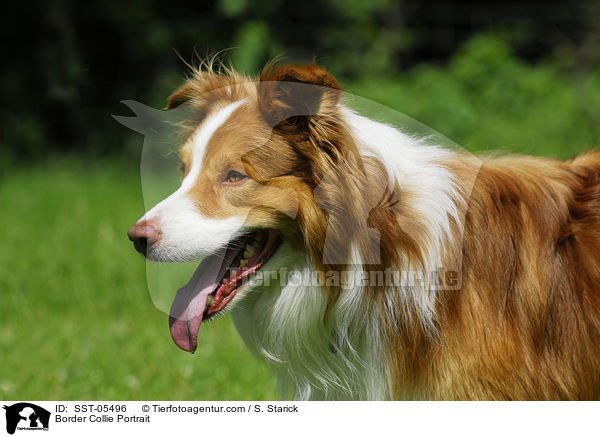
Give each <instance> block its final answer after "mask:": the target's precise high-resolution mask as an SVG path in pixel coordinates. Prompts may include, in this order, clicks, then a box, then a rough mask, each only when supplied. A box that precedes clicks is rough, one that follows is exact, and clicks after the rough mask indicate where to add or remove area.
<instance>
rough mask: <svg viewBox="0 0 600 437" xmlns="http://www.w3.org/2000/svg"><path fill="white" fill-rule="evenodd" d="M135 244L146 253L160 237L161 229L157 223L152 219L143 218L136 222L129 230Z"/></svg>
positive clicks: (139, 250)
mask: <svg viewBox="0 0 600 437" xmlns="http://www.w3.org/2000/svg"><path fill="white" fill-rule="evenodd" d="M127 235H128V236H129V239H130V240H131V241H133V246H134V247H135V249H136V250H137V251H138V252H140V253H141V254H144V255H146V254H147V253H148V249H151V248H152V247H153V246H154V245H155V244H156V243H157V242H158V240H159V239H160V230H159V229H158V226H157V225H156V223H154V222H152V221H151V220H142V221H141V222H138V223H136V224H135V225H133V226H132V227H131V229H129V231H128V232H127Z"/></svg>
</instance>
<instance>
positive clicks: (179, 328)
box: [169, 229, 282, 352]
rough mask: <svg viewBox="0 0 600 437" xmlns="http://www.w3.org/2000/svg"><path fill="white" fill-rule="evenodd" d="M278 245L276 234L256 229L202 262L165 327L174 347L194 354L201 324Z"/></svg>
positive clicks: (175, 302) (179, 294) (177, 298)
mask: <svg viewBox="0 0 600 437" xmlns="http://www.w3.org/2000/svg"><path fill="white" fill-rule="evenodd" d="M281 241H282V236H281V234H280V233H279V232H278V231H274V230H270V229H268V230H267V229H260V230H257V231H253V232H251V233H249V234H246V235H243V236H242V237H240V238H237V239H235V240H232V241H230V242H229V243H228V245H227V246H226V247H224V248H222V249H221V250H219V251H217V252H215V253H213V254H212V255H209V256H207V257H206V258H204V259H203V260H202V262H201V263H200V265H199V266H198V268H197V269H196V272H195V273H194V276H192V279H191V280H190V281H189V282H188V284H187V285H186V286H184V287H182V288H180V289H179V290H178V291H177V295H176V296H175V299H174V300H173V304H172V306H171V312H170V317H169V326H170V328H171V336H172V337H173V340H174V341H175V344H177V346H179V347H180V348H181V349H183V350H185V351H188V352H194V351H195V350H196V347H197V345H198V330H199V329H200V324H201V323H202V321H203V320H207V319H210V318H211V317H214V316H215V315H217V314H219V313H220V312H222V311H223V310H224V309H225V308H226V307H227V305H228V304H229V303H230V302H231V301H232V300H233V298H234V297H235V295H236V293H237V291H238V290H239V289H240V288H241V286H242V285H244V284H245V283H247V282H248V281H249V280H250V279H251V278H252V276H253V275H254V274H255V273H256V271H257V270H258V269H260V268H261V267H262V266H263V265H264V264H265V262H267V261H268V260H269V258H270V257H271V256H273V254H274V253H275V251H276V250H277V249H278V248H279V246H280V244H281Z"/></svg>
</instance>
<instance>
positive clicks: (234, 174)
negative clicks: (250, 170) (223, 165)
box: [225, 170, 247, 183]
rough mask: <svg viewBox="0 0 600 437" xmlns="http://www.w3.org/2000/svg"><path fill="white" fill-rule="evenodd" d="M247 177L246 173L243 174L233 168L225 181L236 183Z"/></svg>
mask: <svg viewBox="0 0 600 437" xmlns="http://www.w3.org/2000/svg"><path fill="white" fill-rule="evenodd" d="M246 177H247V176H246V175H243V174H241V173H240V172H239V171H235V170H231V171H230V172H229V173H227V176H226V177H225V182H230V183H236V182H239V181H241V180H244V179H246Z"/></svg>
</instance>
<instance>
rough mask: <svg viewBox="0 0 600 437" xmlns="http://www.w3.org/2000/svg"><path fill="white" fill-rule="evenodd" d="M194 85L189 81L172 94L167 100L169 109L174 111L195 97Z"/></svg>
mask: <svg viewBox="0 0 600 437" xmlns="http://www.w3.org/2000/svg"><path fill="white" fill-rule="evenodd" d="M195 88H196V87H194V85H193V84H192V83H191V82H190V81H187V82H186V83H184V84H183V85H181V86H180V87H179V88H177V89H176V90H175V91H173V94H171V95H170V96H169V98H168V100H167V109H174V108H177V107H178V106H180V105H183V104H184V103H185V102H187V101H188V100H191V99H192V98H193V97H194V94H195V93H194V91H195Z"/></svg>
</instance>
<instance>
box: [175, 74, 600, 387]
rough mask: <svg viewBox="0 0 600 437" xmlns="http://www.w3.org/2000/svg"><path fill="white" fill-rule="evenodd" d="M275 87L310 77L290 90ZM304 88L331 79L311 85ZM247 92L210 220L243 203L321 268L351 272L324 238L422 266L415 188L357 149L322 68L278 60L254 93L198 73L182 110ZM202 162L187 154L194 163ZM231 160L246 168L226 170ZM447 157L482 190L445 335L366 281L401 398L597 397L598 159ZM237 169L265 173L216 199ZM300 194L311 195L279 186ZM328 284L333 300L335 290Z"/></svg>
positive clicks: (456, 260) (445, 301) (384, 261)
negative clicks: (373, 233) (372, 233)
mask: <svg viewBox="0 0 600 437" xmlns="http://www.w3.org/2000/svg"><path fill="white" fill-rule="evenodd" d="M274 81H291V82H292V83H293V84H299V85H298V86H296V85H293V86H291V87H287V88H286V87H283V88H282V87H281V86H280V83H279V82H274ZM306 84H309V85H311V84H312V85H319V86H323V87H325V88H318V89H317V88H315V89H306V88H302V86H304V85H306ZM227 87H229V88H227ZM206 93H211V94H212V97H211V99H206V98H205V97H204V96H206ZM214 93H218V94H217V95H218V96H219V97H218V98H216V99H215V98H214V96H215V94H214ZM248 95H253V96H254V97H256V99H254V102H253V103H250V104H248V105H244V106H243V107H242V108H240V109H239V110H238V111H236V113H235V114H234V115H233V116H232V117H233V121H232V122H231V123H229V125H230V126H231V127H229V128H228V127H225V128H223V129H221V130H220V131H218V132H216V133H215V135H214V138H212V139H211V144H210V145H209V149H208V150H209V151H208V152H207V157H206V160H207V161H206V163H205V165H204V166H203V168H206V169H207V170H206V171H205V172H204V173H203V175H202V176H201V178H200V179H199V181H198V183H197V185H196V188H195V191H194V198H197V199H203V200H202V202H201V204H199V208H201V209H202V212H203V213H204V214H206V215H209V216H215V217H223V216H228V215H231V214H234V213H235V208H255V209H254V210H253V211H254V214H253V216H252V220H253V223H254V224H256V226H267V225H269V226H279V227H281V228H282V229H285V231H286V232H287V233H288V237H289V238H291V239H292V240H294V241H296V244H298V245H299V246H303V247H304V248H305V250H306V251H307V253H308V255H309V256H310V257H311V259H312V260H313V262H314V263H315V266H316V267H317V268H318V269H324V270H328V269H331V268H341V266H335V265H327V266H326V265H323V263H322V259H323V250H324V242H325V238H326V236H327V237H328V238H332V240H331V241H332V242H333V245H334V246H333V247H335V248H336V251H341V252H342V253H348V250H349V246H348V244H349V242H348V238H347V235H349V232H350V233H351V234H354V235H361V236H364V238H363V239H362V245H360V246H359V250H360V253H361V256H362V257H363V259H372V258H373V256H380V262H379V263H376V264H371V265H367V266H365V268H366V269H367V270H372V271H376V270H381V269H383V268H385V267H388V266H398V265H400V264H401V260H400V258H399V257H400V255H403V256H406V257H408V258H409V259H411V260H414V261H415V262H416V263H417V264H418V263H419V262H420V261H421V260H420V250H419V248H420V246H421V245H422V244H423V241H424V239H425V237H426V232H427V229H426V228H424V225H423V220H422V217H419V215H418V213H416V212H415V211H414V210H412V209H411V208H410V204H411V201H410V200H411V198H412V196H414V195H415V193H411V192H410V191H407V190H405V189H401V188H400V187H399V186H397V185H395V186H388V181H389V177H388V175H387V173H386V170H385V167H384V165H383V164H382V163H381V162H380V161H378V160H377V159H374V158H361V157H359V153H358V149H357V146H356V144H355V142H354V139H353V138H352V136H351V135H350V134H349V129H348V126H346V125H345V124H344V122H343V120H342V118H341V117H340V115H339V113H338V112H337V109H336V104H337V102H338V100H339V85H338V84H337V82H336V81H335V79H334V78H333V77H332V76H331V75H329V74H328V73H327V72H325V71H324V70H322V69H320V68H318V67H316V66H304V67H297V66H296V67H291V66H288V67H282V68H276V67H274V66H269V67H268V68H267V69H265V71H264V72H263V74H262V76H261V79H260V82H259V83H258V86H256V84H255V86H254V88H252V87H250V88H249V87H248V85H247V84H246V83H245V81H244V78H241V77H239V76H236V75H234V74H227V75H218V74H213V73H207V72H204V73H198V74H197V75H196V77H195V78H194V79H192V80H190V81H188V82H187V83H186V84H185V85H184V86H183V87H182V88H180V89H179V90H178V91H176V92H175V93H174V94H173V95H172V96H171V98H170V99H169V105H170V106H171V107H174V106H177V105H180V104H182V103H184V102H185V101H188V100H191V101H193V102H194V105H196V107H197V108H198V111H204V112H210V111H211V110H212V106H211V105H212V104H213V103H210V104H209V103H207V102H209V101H210V102H214V101H217V102H218V101H220V102H231V101H234V100H238V99H240V98H243V97H246V96H248ZM240 126H241V129H240ZM272 127H274V129H273V130H272V131H271V128H272ZM225 143H227V147H226V148H225V147H224V144H225ZM224 150H226V152H224ZM188 155H189V151H186V148H185V147H184V148H183V149H182V159H183V161H184V163H185V162H186V161H189V159H190V158H189V156H188ZM273 156H277V159H276V160H273V159H272V157H273ZM231 157H237V161H235V162H234V161H233V160H232V161H231V162H230V163H229V164H228V165H224V164H223V163H224V162H226V161H227V160H228V159H230V160H231ZM211 160H212V161H214V162H215V163H214V164H213V163H211ZM216 163H218V165H217V164H216ZM440 165H444V166H447V167H448V168H449V169H451V170H452V171H453V172H454V173H455V174H457V175H458V176H459V180H461V181H463V182H464V183H465V184H466V185H469V184H468V182H470V181H473V180H475V184H474V187H473V190H472V192H471V193H466V190H465V193H464V198H463V201H464V204H461V205H459V207H460V209H461V210H463V212H464V217H463V222H462V223H453V226H454V231H455V235H454V237H455V238H456V240H455V241H449V242H450V243H451V246H450V247H449V248H448V250H447V251H446V253H444V256H445V259H446V260H447V262H448V263H449V264H452V265H454V264H461V265H462V288H461V289H460V290H446V291H442V292H440V293H439V294H438V296H437V301H436V307H437V314H438V319H437V322H436V323H437V334H432V333H431V332H428V331H427V330H426V328H425V327H424V326H423V325H422V324H421V323H420V321H419V320H418V317H416V316H415V317H407V318H403V319H401V320H400V319H398V318H397V317H395V316H391V314H398V313H397V312H394V311H390V309H389V308H388V307H387V306H388V305H389V302H390V301H391V302H395V305H404V304H405V302H400V301H399V300H398V299H397V298H395V297H393V296H392V297H391V298H389V299H386V298H385V296H384V293H386V292H388V293H389V292H390V291H389V290H388V291H385V290H384V289H383V288H382V287H377V286H375V287H372V288H370V289H369V290H367V298H368V299H370V300H371V301H372V302H373V303H374V304H376V305H378V307H379V308H380V309H381V311H382V312H383V314H384V321H385V325H386V326H385V328H386V332H385V333H384V334H385V336H386V338H387V341H388V344H389V351H388V352H389V355H388V360H389V366H390V367H391V368H392V372H391V373H392V375H393V381H392V386H393V389H392V392H393V394H394V396H395V397H398V398H400V397H410V398H415V397H416V398H427V399H599V398H600V154H595V153H589V154H585V155H582V156H580V157H578V158H575V159H573V160H571V161H568V162H566V163H562V162H558V161H554V160H549V159H543V158H532V157H504V158H495V159H488V160H486V162H485V164H484V165H483V167H481V169H479V172H478V173H476V171H477V169H478V167H477V166H476V165H475V163H474V162H473V161H472V160H471V159H470V158H467V157H462V156H456V157H455V158H454V161H453V162H445V163H440ZM228 166H229V167H230V168H240V169H242V168H243V170H244V171H245V172H247V173H248V174H249V175H250V176H251V177H252V178H253V179H254V180H255V181H256V182H254V181H253V185H251V186H248V187H247V188H246V189H245V191H243V192H240V191H237V192H234V191H231V190H230V191H227V189H222V190H224V191H221V192H218V191H217V190H218V189H217V188H215V183H214V181H216V180H218V179H219V177H221V176H220V175H219V174H217V173H216V172H217V170H216V169H221V168H224V167H228ZM236 166H238V167H236ZM239 166H241V167H239ZM229 167H228V168H229ZM203 171H204V170H203ZM211 172H212V173H211ZM269 187H276V188H278V189H280V190H281V191H268V188H269ZM317 187H318V189H317ZM315 189H317V191H318V199H315V195H314V192H315ZM288 190H291V192H294V193H295V194H296V196H297V201H294V202H292V201H291V200H290V198H288V197H287V196H285V195H283V194H281V193H285V192H290V191H288ZM382 192H384V193H386V196H385V199H386V201H385V202H384V203H383V204H381V205H379V206H378V207H376V208H373V204H374V203H375V204H376V203H377V202H379V199H371V198H370V197H372V196H377V193H382ZM373 193H375V194H373ZM459 202H460V201H459ZM296 208H297V216H296V217H295V223H296V224H295V225H294V224H293V223H292V221H291V220H290V219H289V217H287V216H286V213H287V214H289V215H293V214H294V212H295V211H296ZM349 227H350V228H349ZM369 228H374V229H378V230H379V231H380V233H381V234H382V235H383V236H384V237H385V238H382V240H381V250H380V252H379V253H373V252H372V251H373V246H372V244H371V242H370V241H369V237H368V235H369V233H368V229H369ZM328 233H329V234H328ZM461 236H462V237H461ZM459 240H460V241H459ZM344 251H345V252H344ZM329 291H330V293H331V294H330V296H329V297H330V299H329V303H330V305H332V304H333V303H334V302H335V300H336V297H337V290H335V289H333V290H329ZM388 297H389V296H388ZM395 299H396V300H395ZM408 311H409V312H410V311H414V312H416V309H415V308H409V309H408Z"/></svg>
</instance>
